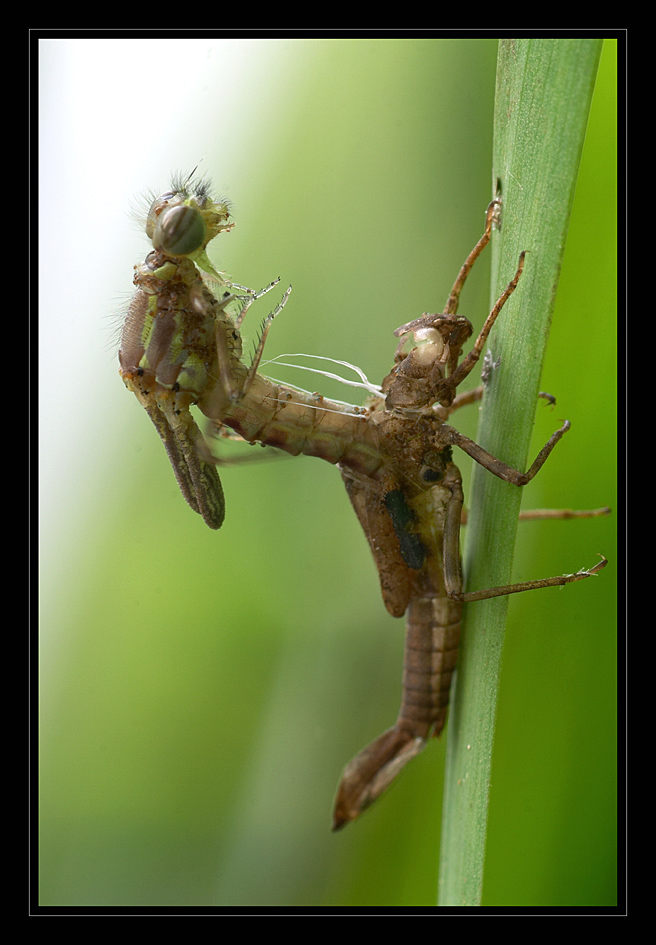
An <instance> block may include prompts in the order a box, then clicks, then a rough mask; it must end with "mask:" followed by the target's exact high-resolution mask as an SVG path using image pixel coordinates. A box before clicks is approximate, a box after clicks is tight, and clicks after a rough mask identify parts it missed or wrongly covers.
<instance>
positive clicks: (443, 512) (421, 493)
mask: <svg viewBox="0 0 656 945" xmlns="http://www.w3.org/2000/svg"><path fill="white" fill-rule="evenodd" d="M499 212H500V205H499V203H498V201H493V202H492V203H491V204H490V206H489V207H488V209H487V214H486V222H485V229H484V232H483V235H482V236H481V238H480V240H479V241H478V243H477V244H476V246H475V247H474V249H473V250H472V251H471V253H470V254H469V256H468V257H467V259H466V261H465V263H464V264H463V266H462V268H461V270H460V273H459V274H458V277H457V279H456V281H455V283H454V285H453V288H452V290H451V293H450V295H449V297H448V299H447V302H446V305H445V307H444V311H443V312H440V313H438V314H424V315H421V316H420V317H419V318H415V319H413V320H411V321H409V322H407V323H406V324H404V325H402V326H401V327H400V328H398V329H397V330H396V332H395V335H396V336H397V337H398V338H399V339H400V341H399V343H398V345H397V347H396V353H395V355H394V365H393V367H392V369H391V371H390V373H389V374H388V375H387V376H386V377H385V378H384V379H383V381H382V384H381V386H380V389H379V390H378V389H376V388H373V389H372V393H370V395H369V397H368V399H367V401H366V402H365V403H364V404H363V405H362V406H352V405H349V404H343V403H340V402H337V401H331V400H328V399H326V398H324V397H322V396H321V395H319V394H316V393H308V392H306V391H302V390H299V389H298V388H296V387H292V386H286V385H284V384H281V383H278V382H276V381H272V380H270V379H269V378H267V377H265V376H263V375H262V374H260V373H259V372H258V367H259V365H260V360H261V357H262V352H263V349H264V344H265V342H266V339H267V334H268V331H269V327H270V325H271V322H272V321H273V318H274V317H275V316H276V315H277V314H279V312H280V311H281V310H282V308H283V306H284V305H285V303H286V301H287V299H288V297H289V291H290V290H289V289H288V290H287V292H285V294H284V295H283V297H282V299H281V301H280V303H279V304H278V305H277V306H276V308H275V309H274V310H273V311H272V312H271V314H270V315H269V316H268V317H267V318H266V319H265V321H264V327H263V330H262V333H261V337H260V341H259V344H258V345H257V347H256V350H255V354H254V356H253V359H252V360H251V361H250V363H249V364H246V363H244V361H243V351H242V338H241V332H240V326H241V324H242V321H243V319H244V317H245V315H246V314H247V312H248V310H249V309H250V307H251V305H252V304H253V303H254V302H256V301H257V300H258V299H260V298H261V297H262V296H263V295H265V294H266V293H267V292H268V291H269V290H270V289H271V288H272V287H273V286H274V285H276V284H277V281H278V280H275V281H274V282H272V283H271V284H270V285H268V286H267V287H266V288H265V289H263V290H261V291H259V292H256V291H254V290H252V289H248V288H246V287H245V286H242V285H239V284H237V283H234V282H232V281H230V280H228V279H227V278H226V277H225V276H224V275H223V274H222V273H221V272H219V271H218V270H217V269H216V268H215V267H214V266H213V265H212V263H211V262H210V260H209V258H208V255H207V246H208V244H209V243H210V241H212V240H213V239H215V237H218V236H219V235H220V234H221V233H225V232H227V231H229V230H230V229H232V227H233V226H234V224H233V223H232V222H230V210H229V207H228V204H227V203H226V202H225V201H222V200H214V199H213V198H212V196H211V195H210V189H209V187H208V185H207V184H206V183H205V182H203V181H194V180H193V179H192V178H188V179H187V180H184V179H182V178H180V179H176V180H174V182H173V184H172V186H171V189H170V190H169V191H168V192H166V193H163V194H161V195H160V196H159V197H157V198H156V199H155V200H153V202H152V205H151V207H150V211H149V213H148V217H147V221H146V233H147V235H148V237H149V239H150V240H151V242H152V250H151V251H150V252H149V253H148V255H147V256H146V258H145V260H144V262H143V263H141V264H139V265H137V266H136V267H135V276H134V283H135V286H136V291H135V294H134V296H133V299H132V302H131V303H130V306H129V309H128V312H127V315H126V318H125V323H124V326H123V332H122V336H121V342H120V351H119V362H120V373H121V376H122V378H123V381H124V383H125V385H126V386H127V387H128V389H129V390H131V391H132V392H133V393H134V394H135V395H136V397H137V399H138V401H139V403H140V404H141V405H142V407H144V409H145V410H146V412H147V413H148V415H149V417H150V419H151V420H152V421H153V424H154V426H155V428H156V430H157V432H158V433H159V435H160V437H161V439H162V442H163V443H164V446H165V448H166V451H167V453H168V456H169V459H170V461H171V465H172V466H173V471H174V473H175V475H176V478H177V481H178V484H179V486H180V489H181V491H182V494H183V496H184V497H185V499H186V500H187V502H188V503H189V505H190V506H191V508H192V509H193V510H194V511H195V512H198V513H199V514H200V515H201V516H202V518H203V519H204V521H205V522H206V524H207V525H208V526H209V527H210V528H220V527H221V524H222V522H223V519H224V515H225V503H224V497H223V490H222V487H221V481H220V479H219V475H218V472H217V467H216V463H217V460H216V459H215V458H214V457H213V455H212V451H211V445H210V444H211V437H205V436H204V435H203V433H202V432H201V430H200V428H199V427H198V425H197V423H196V421H195V420H194V417H193V416H192V413H191V411H190V407H191V406H192V405H196V406H197V407H198V408H199V410H200V411H201V413H202V414H203V415H204V416H205V417H206V418H208V419H209V420H210V421H211V422H212V424H213V426H214V428H215V430H216V429H229V430H230V431H233V433H234V434H235V435H238V436H239V437H241V438H243V440H245V441H247V442H249V443H261V444H263V445H266V446H274V447H276V448H277V449H280V450H284V451H285V452H287V453H289V454H292V455H298V454H301V453H303V454H305V455H309V456H317V457H319V458H320V459H324V460H327V461H328V462H329V463H332V464H333V465H336V466H337V467H338V468H339V471H340V473H341V475H342V479H343V481H344V484H345V486H346V490H347V493H348V495H349V498H350V500H351V503H352V505H353V508H354V510H355V512H356V515H357V516H358V519H359V521H360V524H361V525H362V528H363V530H364V533H365V535H366V537H367V540H368V542H369V545H370V548H371V551H372V554H373V557H374V561H375V564H376V567H377V569H378V573H379V577H380V585H381V591H382V596H383V601H384V603H385V606H386V608H387V610H388V611H389V612H390V613H391V614H392V615H393V616H394V617H401V616H403V615H405V617H406V634H405V656H404V673H403V686H402V700H401V708H400V711H399V715H398V718H397V720H396V723H395V724H394V725H393V726H392V728H390V729H388V730H387V731H386V732H384V733H383V734H382V735H380V736H379V737H378V738H377V739H375V740H374V741H373V742H372V743H371V744H370V745H369V746H367V747H366V748H365V749H363V750H362V751H361V752H360V753H359V754H358V755H357V756H356V757H355V758H354V759H353V761H351V762H350V763H349V764H348V765H347V766H346V768H345V769H344V772H343V774H342V778H341V781H340V784H339V787H338V791H337V799H336V803H335V809H334V815H333V828H334V829H337V828H339V827H341V826H343V825H344V824H346V823H348V822H349V821H351V820H354V819H355V818H356V817H358V815H359V814H360V813H361V812H362V811H363V810H364V809H365V808H366V807H368V806H369V805H370V804H371V803H372V801H374V800H375V799H376V798H377V797H378V796H379V795H380V794H381V793H382V792H383V791H384V790H385V788H386V787H387V786H388V785H389V784H390V783H391V782H392V781H393V780H394V778H395V777H396V775H397V774H398V773H399V771H400V770H401V769H402V768H403V767H404V765H405V764H406V763H407V762H408V761H409V760H410V759H411V758H413V757H414V756H415V755H417V754H418V753H419V752H420V751H421V750H422V749H423V748H424V746H425V745H426V743H427V741H428V740H429V739H430V738H431V737H436V736H438V735H439V734H440V732H441V731H442V729H443V727H444V724H445V720H446V713H447V706H448V699H449V689H450V685H451V677H452V674H453V670H454V668H455V664H456V659H457V654H458V644H459V637H460V614H461V609H462V605H463V603H465V602H467V601H478V600H484V599H487V598H490V597H498V596H502V595H506V594H514V593H518V592H520V591H525V590H532V589H535V588H541V587H553V586H559V585H564V584H569V583H572V582H574V581H580V580H584V579H585V578H588V577H590V576H591V575H593V574H596V573H598V572H599V571H600V570H601V569H602V568H603V567H604V566H605V564H606V559H605V558H603V557H602V560H601V561H600V562H599V563H598V564H596V565H595V566H594V567H592V568H591V569H590V570H581V571H579V572H577V573H575V574H568V575H561V576H557V577H552V578H545V579H541V580H535V581H526V582H523V583H520V584H510V585H504V586H503V587H495V588H487V589H484V590H479V591H473V592H464V591H463V589H462V577H461V567H460V551H459V533H460V524H461V520H462V514H463V493H462V481H461V475H460V471H459V470H458V467H457V466H456V465H455V463H454V461H453V448H454V447H458V448H459V449H461V450H462V451H463V452H465V453H466V454H468V455H469V456H470V457H472V458H473V459H474V460H475V461H476V462H477V463H479V464H480V465H481V466H483V467H485V468H486V469H487V470H489V472H490V473H492V474H493V475H495V476H498V477H499V478H501V479H503V480H505V481H506V482H509V483H513V484H514V485H517V486H523V485H525V484H526V483H527V482H529V481H530V480H531V479H532V478H533V477H534V476H535V474H536V473H537V472H538V471H539V469H540V468H541V467H542V465H543V464H544V462H545V460H546V459H547V457H548V455H549V453H550V452H551V450H552V449H553V448H554V446H555V445H556V443H557V442H558V441H559V440H560V439H561V437H562V436H563V435H564V434H565V433H566V431H567V430H568V429H569V423H568V422H567V421H565V422H564V423H563V424H562V426H561V427H560V429H558V430H556V432H555V433H554V434H553V435H552V436H551V438H550V439H549V441H548V442H547V444H546V445H545V446H544V447H543V449H542V450H541V451H540V453H539V454H538V456H537V458H536V460H535V461H534V463H533V464H532V465H531V466H530V468H529V469H528V470H527V471H526V472H521V471H519V470H516V469H513V468H512V467H511V466H509V465H507V464H506V463H504V462H502V461H501V460H500V459H497V458H496V457H494V456H491V455H490V454H489V453H488V452H486V451H485V450H484V449H483V448H482V447H481V446H479V445H478V444H477V443H475V442H474V441H473V440H471V439H469V438H467V437H465V436H463V435H462V434H461V433H459V432H458V431H457V430H456V429H455V428H454V427H453V426H451V425H450V424H448V423H447V420H448V419H450V417H451V416H452V414H453V413H455V411H456V410H458V409H459V408H461V407H463V406H465V405H467V404H471V403H474V402H476V401H477V400H480V399H481V397H482V396H483V387H482V386H481V387H479V388H476V389H475V390H473V391H471V390H470V391H468V392H466V393H463V394H458V393H457V388H458V387H459V385H460V384H461V383H462V381H464V380H465V378H466V377H467V376H468V375H469V373H470V372H471V371H472V369H473V368H474V366H475V365H476V363H477V361H478V360H479V358H480V356H481V354H482V352H483V348H484V346H485V342H486V339H487V337H488V335H489V332H490V330H491V328H492V326H493V324H494V322H495V320H496V319H497V317H498V316H499V314H500V313H501V311H502V309H503V306H504V305H505V303H506V301H507V300H508V298H509V297H510V296H511V295H512V293H513V292H514V291H515V290H516V288H517V286H518V284H519V283H520V278H521V274H522V270H523V267H524V253H521V254H520V255H519V259H518V264H517V269H516V272H515V275H514V277H513V279H512V280H511V281H510V282H509V284H508V285H507V286H506V288H505V290H504V291H503V293H502V294H501V296H500V298H499V300H498V301H497V303H496V304H495V306H494V308H493V309H492V311H491V312H490V314H489V315H488V317H487V319H486V321H485V323H484V325H483V328H482V329H481V331H480V333H479V335H478V337H477V338H476V340H475V342H474V344H473V346H472V348H471V350H470V351H469V353H468V354H466V355H464V356H463V352H462V349H463V346H464V345H465V343H466V342H467V341H468V339H469V338H470V337H471V335H472V326H471V323H470V322H469V321H468V320H467V319H466V318H464V317H463V316H461V315H458V314H457V310H458V304H459V299H460V293H461V291H462V288H463V286H464V284H465V281H466V279H467V275H468V273H469V271H470V269H471V267H472V265H473V264H474V262H475V260H476V259H477V257H478V256H479V254H480V253H481V252H482V250H483V249H484V247H485V246H486V245H487V243H488V242H489V240H490V236H491V233H492V228H493V224H494V222H495V220H496V219H497V217H498V214H499ZM290 501H291V496H290ZM607 511H608V510H607V509H598V510H594V511H591V512H572V511H569V510H565V511H562V512H557V511H556V512H554V511H550V512H547V513H535V515H534V516H533V517H543V516H544V515H548V516H549V517H562V518H572V517H577V516H584V515H600V514H606V513H607ZM525 517H531V513H525Z"/></svg>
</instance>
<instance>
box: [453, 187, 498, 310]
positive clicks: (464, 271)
mask: <svg viewBox="0 0 656 945" xmlns="http://www.w3.org/2000/svg"><path fill="white" fill-rule="evenodd" d="M500 209H501V201H500V200H493V201H492V202H491V203H490V204H489V206H488V208H487V211H486V214H485V230H484V232H483V235H482V236H481V238H480V240H479V241H478V243H477V244H476V246H474V248H473V249H472V251H471V253H470V254H469V256H468V257H467V259H465V261H464V263H463V264H462V268H461V269H460V272H459V273H458V278H457V279H456V281H455V282H454V283H453V288H452V289H451V293H450V295H449V298H448V299H447V302H446V305H445V306H444V314H445V315H455V314H456V312H457V311H458V303H459V302H460V293H461V292H462V287H463V286H464V284H465V282H466V281H467V276H468V275H469V273H470V270H471V268H472V266H473V265H474V263H475V262H476V260H477V259H478V257H479V256H480V255H481V253H482V252H483V250H484V249H485V247H486V246H487V244H488V243H489V242H490V236H491V234H492V224H493V223H495V222H497V221H498V219H499V211H500Z"/></svg>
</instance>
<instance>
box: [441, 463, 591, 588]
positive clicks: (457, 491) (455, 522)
mask: <svg viewBox="0 0 656 945" xmlns="http://www.w3.org/2000/svg"><path fill="white" fill-rule="evenodd" d="M442 484H443V485H444V486H445V487H446V488H447V489H448V490H449V491H450V493H451V497H450V499H449V501H448V503H447V508H446V515H445V519H444V536H443V560H444V586H445V590H446V593H447V597H450V598H451V600H457V601H461V602H462V603H467V602H468V601H469V602H471V601H477V600H489V599H490V598H492V597H505V596H507V595H508V594H519V593H521V592H522V591H533V590H537V589H538V588H541V587H562V586H563V585H565V584H572V583H573V582H574V581H583V580H584V579H585V578H588V577H592V576H593V575H595V574H598V573H599V572H600V571H601V570H602V568H605V567H606V565H607V564H608V561H607V560H606V558H604V556H603V555H600V556H599V557H600V558H601V561H599V562H598V563H597V564H596V565H595V566H594V567H593V568H590V570H586V569H581V570H580V571H577V572H576V573H575V574H559V575H557V576H555V577H551V578H542V579H539V580H537V581H522V582H520V583H518V584H503V585H501V586H499V587H488V588H485V589H484V590H481V591H468V592H467V593H464V592H463V590H462V571H461V565H460V522H461V515H462V505H463V493H462V484H461V480H460V473H459V471H458V469H457V467H456V466H453V465H452V467H451V469H450V470H448V471H447V474H446V476H445V477H444V479H443V480H442ZM599 511H601V510H599ZM554 517H555V516H554ZM563 517H564V518H567V517H569V516H567V515H565V516H563Z"/></svg>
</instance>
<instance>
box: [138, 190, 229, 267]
mask: <svg viewBox="0 0 656 945" xmlns="http://www.w3.org/2000/svg"><path fill="white" fill-rule="evenodd" d="M229 217H230V208H229V207H228V204H227V202H226V201H224V200H216V201H215V200H213V199H212V198H211V197H210V195H209V186H208V184H207V183H206V182H205V181H198V182H196V184H195V185H194V186H193V187H190V181H189V180H187V181H185V182H182V181H177V180H176V181H174V182H173V184H172V186H171V190H170V191H167V192H166V193H164V194H160V195H159V197H156V198H155V199H154V200H153V202H152V203H151V205H150V210H149V211H148V217H147V219H146V234H147V235H148V238H149V239H150V240H151V241H152V244H153V246H154V247H155V249H156V250H158V251H159V252H161V253H164V254H165V255H166V256H172V257H175V258H181V257H189V258H191V259H192V260H194V261H198V262H199V265H200V264H201V261H200V260H203V259H204V258H205V250H206V248H207V244H208V243H209V242H210V240H213V239H214V237H215V236H217V235H218V234H219V233H221V232H223V231H224V230H231V229H232V227H233V226H234V223H228V219H229ZM198 257H200V259H198ZM202 268H205V266H202Z"/></svg>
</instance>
